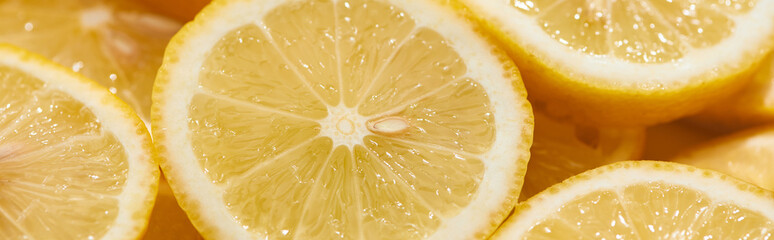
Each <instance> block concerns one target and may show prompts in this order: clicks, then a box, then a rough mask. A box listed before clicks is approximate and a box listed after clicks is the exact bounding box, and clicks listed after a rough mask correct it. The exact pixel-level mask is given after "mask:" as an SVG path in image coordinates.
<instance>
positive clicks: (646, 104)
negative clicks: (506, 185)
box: [449, 0, 774, 127]
mask: <svg viewBox="0 0 774 240" xmlns="http://www.w3.org/2000/svg"><path fill="white" fill-rule="evenodd" d="M449 1H454V2H457V3H456V4H457V5H458V6H461V7H460V8H459V9H460V10H461V11H465V12H468V15H469V16H472V18H473V19H474V20H476V21H477V22H478V23H479V24H480V25H482V26H483V27H484V28H485V29H487V30H488V31H489V33H490V34H492V35H494V37H495V38H496V39H497V40H498V41H499V43H500V45H501V46H502V47H503V48H504V49H505V50H506V52H507V53H508V55H509V56H510V57H511V58H512V59H513V61H515V62H516V65H517V66H519V68H520V70H521V72H522V77H523V80H524V82H525V84H526V86H527V89H529V90H530V94H531V95H530V100H531V101H533V104H534V105H535V107H536V108H540V109H545V110H546V111H545V112H546V113H548V114H549V115H552V116H554V117H560V118H571V119H572V120H573V121H574V122H577V123H581V124H589V125H597V126H616V127H634V126H645V125H654V124H658V123H664V122H668V121H671V120H675V119H678V118H680V117H684V116H688V115H691V114H695V113H698V112H700V111H701V110H702V109H704V108H705V107H707V106H709V105H711V104H713V103H714V102H716V101H720V100H722V99H724V98H727V97H730V96H732V95H733V94H734V93H736V92H738V91H739V90H741V89H742V88H743V87H744V86H745V85H746V84H747V83H748V82H749V80H750V78H749V76H750V75H751V74H752V72H753V71H755V70H756V69H757V67H758V65H759V64H760V63H761V61H762V60H763V58H764V57H765V54H764V53H765V52H764V51H759V52H757V53H750V54H753V56H751V57H750V58H748V59H750V60H749V61H746V62H745V63H743V64H730V65H733V66H724V67H725V68H729V70H728V71H726V72H725V74H726V75H725V77H722V78H716V77H715V76H717V74H718V73H716V72H706V73H703V74H701V75H694V76H692V79H694V80H696V81H685V82H690V84H678V85H674V86H669V87H656V86H651V87H649V88H631V87H629V88H627V87H622V86H618V85H612V84H607V85H605V84H594V83H593V82H615V81H614V80H615V79H613V80H607V81H584V80H580V79H575V78H573V77H572V76H571V75H573V74H575V73H572V72H567V71H561V69H563V67H561V66H559V65H558V63H555V62H551V61H550V60H548V61H547V62H543V61H540V60H541V59H540V58H539V57H538V56H537V53H536V52H535V51H534V50H530V49H526V48H525V47H524V46H521V45H519V43H517V42H518V38H519V37H518V36H513V34H511V33H509V32H508V30H507V29H502V28H499V27H497V26H503V25H505V23H502V21H501V20H500V19H496V18H493V17H486V16H485V15H486V14H476V13H483V12H485V11H483V10H480V9H474V7H471V6H470V5H469V4H467V3H465V2H466V1H474V0H449ZM504 6H506V5H504ZM506 7H507V6H506ZM770 38H774V31H772V32H770ZM514 39H517V40H514ZM767 43H768V44H766V45H765V46H761V47H762V48H763V49H772V48H773V47H774V41H768V42H767ZM551 65H554V66H551ZM556 69H560V70H556ZM702 79H714V80H712V81H703V80H702ZM588 96H595V97H594V98H589V97H588ZM610 99H614V100H615V101H610ZM578 106H583V107H578ZM632 109H634V110H637V111H636V112H638V113H639V114H638V115H637V116H632V114H630V113H631V112H634V110H632ZM622 110H623V111H622ZM621 112H623V113H624V114H621Z"/></svg>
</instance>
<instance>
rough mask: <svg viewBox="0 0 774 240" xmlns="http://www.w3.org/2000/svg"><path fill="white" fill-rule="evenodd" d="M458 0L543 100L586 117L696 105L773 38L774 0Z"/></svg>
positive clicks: (747, 66)
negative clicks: (492, 36) (508, 56)
mask: <svg viewBox="0 0 774 240" xmlns="http://www.w3.org/2000/svg"><path fill="white" fill-rule="evenodd" d="M455 1H460V2H462V3H463V4H464V5H465V7H463V8H465V9H467V11H470V12H471V13H472V15H474V16H475V17H476V18H477V19H479V20H480V21H481V22H482V23H483V24H484V25H485V26H486V27H487V28H488V29H489V31H490V32H492V33H493V35H495V36H497V38H498V39H500V40H501V42H503V43H504V45H505V46H506V48H507V49H508V51H509V53H510V55H511V57H512V58H513V59H514V61H516V65H518V66H519V70H521V72H522V74H523V77H524V82H525V84H526V87H527V89H528V90H529V93H530V98H531V99H533V100H534V102H536V104H545V105H546V107H547V109H548V113H549V114H551V115H553V116H561V117H572V118H573V119H574V120H575V121H576V122H582V123H591V124H600V125H616V126H637V125H648V124H655V123H659V122H667V121H669V120H673V119H677V118H679V117H681V116H686V115H688V114H692V113H696V112H698V111H700V110H701V109H702V108H703V107H705V106H707V105H709V104H711V103H713V102H714V101H717V100H719V99H722V98H723V97H725V96H729V95H731V94H732V93H734V91H735V90H738V89H740V88H741V87H742V86H743V85H744V83H745V81H744V79H745V76H746V75H747V74H748V73H749V72H751V71H752V70H754V68H755V66H756V65H757V64H759V62H760V61H761V59H763V57H764V55H765V54H766V53H767V52H768V50H769V49H771V47H772V45H773V44H774V21H772V19H774V11H771V9H774V0H759V1H749V0H726V1H693V0H652V1H616V0H583V1H559V0H510V1H506V0H455ZM719 56H722V57H719Z"/></svg>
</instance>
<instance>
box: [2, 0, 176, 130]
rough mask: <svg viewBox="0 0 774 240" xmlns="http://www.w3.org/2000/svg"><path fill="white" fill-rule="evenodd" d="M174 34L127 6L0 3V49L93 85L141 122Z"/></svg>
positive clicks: (114, 0) (71, 1)
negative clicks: (19, 51)
mask: <svg viewBox="0 0 774 240" xmlns="http://www.w3.org/2000/svg"><path fill="white" fill-rule="evenodd" d="M179 28H180V23H178V22H176V21H174V20H170V19H168V18H165V17H163V16H161V15H156V14H153V13H150V12H148V11H147V10H146V9H144V8H142V7H141V6H139V5H138V4H137V3H135V2H134V1H130V0H36V1H28V0H4V1H2V2H0V43H10V44H13V45H16V46H20V47H22V48H25V49H27V50H30V51H32V52H35V53H38V54H41V55H43V56H45V57H47V58H49V59H52V60H54V62H57V63H59V64H62V65H64V66H66V67H68V68H70V69H72V70H73V71H75V72H78V73H81V74H83V75H85V76H86V77H88V78H91V79H93V80H95V81H97V82H98V83H100V84H102V85H103V86H105V87H107V88H108V89H109V90H110V92H112V93H114V94H116V95H118V96H119V97H120V98H121V99H123V100H124V101H125V102H126V103H128V104H129V105H130V106H131V107H132V108H134V109H135V110H136V112H137V113H138V114H139V115H140V117H141V118H143V119H144V120H146V121H147V120H149V116H150V105H151V99H150V95H151V90H152V87H153V80H154V79H155V76H156V71H157V70H158V67H159V65H161V58H162V55H163V53H164V47H165V46H166V44H167V41H169V39H170V38H171V37H172V35H173V34H175V32H177V30H178V29H179Z"/></svg>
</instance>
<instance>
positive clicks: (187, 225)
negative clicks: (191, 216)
mask: <svg viewBox="0 0 774 240" xmlns="http://www.w3.org/2000/svg"><path fill="white" fill-rule="evenodd" d="M142 239H143V240H169V239H180V240H200V239H204V238H202V236H201V235H199V232H197V231H196V228H194V226H193V224H191V221H190V220H188V216H186V215H185V212H184V211H183V209H181V208H180V206H178V205H177V200H175V195H174V194H172V189H171V188H169V184H168V183H167V181H166V180H165V179H164V178H163V177H162V178H161V183H160V184H159V191H158V195H157V196H156V204H155V205H153V211H152V212H151V217H150V220H149V222H148V230H146V231H145V235H143V238H142Z"/></svg>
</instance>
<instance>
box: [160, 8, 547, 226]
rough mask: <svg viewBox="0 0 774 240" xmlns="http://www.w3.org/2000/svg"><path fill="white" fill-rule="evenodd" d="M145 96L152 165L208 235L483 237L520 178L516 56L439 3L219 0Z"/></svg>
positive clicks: (523, 107) (523, 106)
mask: <svg viewBox="0 0 774 240" xmlns="http://www.w3.org/2000/svg"><path fill="white" fill-rule="evenodd" d="M159 74H160V75H159V77H158V79H157V83H156V86H155V90H154V95H153V101H154V105H153V111H152V115H153V120H152V124H153V130H154V137H157V140H158V141H157V146H158V148H159V149H160V152H161V155H162V156H163V158H164V160H163V163H162V164H163V170H164V171H165V173H166V174H167V177H168V180H169V183H170V185H171V187H172V189H173V190H174V192H175V194H176V196H177V198H178V199H179V200H180V203H181V206H182V208H183V209H184V210H185V211H186V212H187V213H188V215H189V216H190V217H191V218H192V222H193V223H194V225H195V226H196V227H197V229H198V230H200V231H201V232H202V235H203V236H204V237H207V238H214V239H245V238H260V239H264V238H270V239H285V238H287V239H328V238H343V239H420V238H435V239H456V238H460V239H469V238H484V237H486V236H487V235H488V234H489V233H491V232H492V231H493V230H494V228H495V227H496V226H497V225H498V224H499V222H500V221H501V220H502V219H504V218H505V216H506V215H507V214H508V211H509V210H510V208H512V207H513V205H514V204H515V202H516V200H517V198H518V193H519V189H520V188H521V182H522V181H523V176H524V171H525V169H526V161H527V156H528V154H529V153H528V151H529V145H530V143H531V141H532V136H531V134H532V126H533V124H532V122H533V120H532V114H531V110H530V106H529V103H528V102H527V101H526V93H525V90H524V89H523V86H522V83H521V81H520V78H519V75H518V73H517V72H516V70H515V67H514V66H513V63H511V62H509V60H507V57H504V55H503V54H501V53H499V52H498V51H497V50H496V49H495V48H494V47H493V45H491V44H489V43H488V42H487V41H486V40H485V39H484V38H482V37H479V35H478V34H477V33H476V31H475V29H474V28H473V27H472V24H470V23H469V22H468V21H467V20H466V19H465V18H463V17H460V16H459V15H457V13H456V12H455V11H454V10H453V9H452V8H451V7H448V6H445V5H443V4H441V3H437V2H433V1H427V0H423V1H416V0H410V1H409V0H353V1H349V0H347V1H344V0H341V1H316V0H315V1H311V0H298V1H269V0H252V1H241V0H236V1H215V2H214V3H212V4H211V5H210V6H209V7H207V8H206V9H205V10H204V11H203V12H202V13H200V14H199V16H198V17H197V18H196V20H195V21H193V22H192V23H190V24H188V25H187V26H185V27H184V29H183V31H182V32H181V33H179V34H178V35H177V36H175V38H174V39H173V41H172V43H171V44H170V47H169V48H168V50H167V54H166V56H165V60H164V63H163V66H162V69H161V70H160V72H159Z"/></svg>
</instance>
